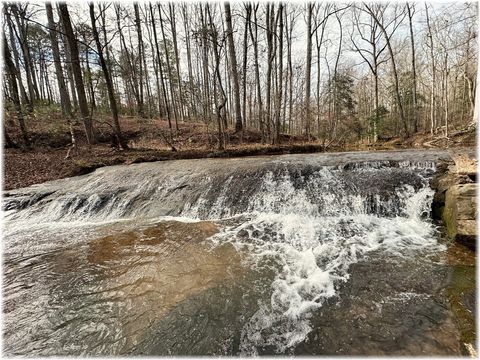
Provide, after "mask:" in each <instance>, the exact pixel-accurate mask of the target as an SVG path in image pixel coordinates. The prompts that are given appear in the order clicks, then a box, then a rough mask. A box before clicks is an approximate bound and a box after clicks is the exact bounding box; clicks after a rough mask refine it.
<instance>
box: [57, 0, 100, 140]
mask: <svg viewBox="0 0 480 360" xmlns="http://www.w3.org/2000/svg"><path fill="white" fill-rule="evenodd" d="M58 7H59V10H60V15H61V21H62V24H63V29H64V30H65V35H66V37H67V42H68V47H69V49H70V55H71V57H72V67H73V75H74V77H75V85H76V90H77V95H78V104H79V107H80V114H81V116H82V121H83V125H84V128H85V135H86V137H87V142H88V144H93V143H95V133H94V131H93V124H92V120H91V118H90V113H89V110H88V104H87V97H86V95H85V86H84V83H83V77H82V68H81V67H80V59H79V55H78V46H77V39H76V38H75V35H74V33H73V28H72V23H71V21H70V14H69V12H68V8H67V4H65V3H59V4H58Z"/></svg>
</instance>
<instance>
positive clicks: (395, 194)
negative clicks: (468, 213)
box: [3, 162, 442, 355]
mask: <svg viewBox="0 0 480 360" xmlns="http://www.w3.org/2000/svg"><path fill="white" fill-rule="evenodd" d="M105 171H106V172H101V173H99V174H98V175H97V176H99V177H100V179H102V177H103V180H105V179H106V177H107V175H108V171H107V170H105ZM125 171H127V170H125ZM433 171H434V166H433V165H432V163H424V164H421V163H418V164H408V163H400V164H397V165H395V166H393V165H392V164H391V163H381V162H380V163H371V164H368V163H364V164H356V165H355V166H350V167H348V168H345V167H312V166H310V167H303V166H287V165H285V164H281V163H280V164H277V165H275V166H273V167H272V166H271V167H270V168H268V167H267V168H265V169H261V170H258V169H257V170H255V171H254V172H251V173H249V172H241V171H240V172H239V171H237V172H235V171H232V172H231V173H228V171H227V172H223V173H221V174H220V175H215V173H214V172H213V173H212V172H210V173H203V174H202V173H201V172H200V175H198V176H197V177H195V176H194V175H192V173H189V174H178V176H177V177H171V176H170V175H162V174H160V175H158V176H157V177H153V178H151V177H150V178H149V177H148V176H146V177H145V179H146V180H144V181H143V182H139V183H137V184H135V187H134V189H136V190H135V191H134V190H128V189H124V188H122V189H120V190H118V191H117V192H115V191H113V192H111V191H112V190H111V189H108V191H110V192H108V193H107V189H105V188H104V187H103V186H104V183H105V181H99V180H98V179H95V178H94V176H95V173H94V174H92V175H91V176H92V178H88V177H87V178H85V177H84V178H79V179H80V180H77V182H79V183H80V184H77V185H78V187H79V188H80V191H79V192H73V191H65V192H64V193H59V192H58V190H55V191H56V192H55V191H53V192H52V194H48V193H47V194H46V195H45V197H43V198H40V199H38V198H36V199H32V197H31V196H30V197H29V196H28V195H27V196H25V194H22V195H21V196H17V198H18V199H19V200H18V201H17V200H16V199H15V198H13V200H8V198H7V205H6V207H7V208H9V207H10V208H11V209H10V210H9V211H10V212H9V213H8V214H7V224H6V229H5V230H6V231H5V233H6V239H5V245H4V254H5V256H4V284H3V290H4V315H5V316H4V329H5V332H4V335H5V337H4V347H5V351H6V352H7V353H8V354H29V355H65V354H76V355H114V354H127V353H130V354H136V353H140V354H154V353H157V354H168V353H173V354H189V353H190V350H191V349H199V351H201V352H203V353H210V354H215V353H216V354H222V353H223V354H233V353H239V354H244V355H252V354H257V353H258V352H259V349H271V350H270V351H271V352H272V353H286V352H288V351H289V349H291V348H294V347H295V346H297V345H298V344H300V343H302V342H303V341H304V340H305V339H306V338H307V336H308V334H309V333H310V332H311V331H312V329H313V326H314V324H312V321H311V318H312V315H314V314H316V312H317V311H318V310H319V309H320V308H321V307H322V306H323V305H324V304H325V302H326V301H327V300H329V299H332V298H335V297H337V296H341V294H340V293H339V289H340V288H341V286H343V285H344V284H346V283H348V281H349V278H350V277H351V273H350V272H349V271H350V269H351V266H352V264H355V263H357V262H359V261H364V260H365V259H367V258H368V256H369V254H375V256H376V257H378V256H380V257H388V258H397V259H403V258H411V257H413V256H418V255H419V254H432V253H436V252H439V251H441V250H442V246H441V245H439V244H437V241H436V230H435V227H434V226H433V225H432V224H431V222H430V220H429V211H430V210H429V207H430V203H431V199H432V196H433V192H432V190H431V189H430V188H429V185H428V181H429V178H430V177H431V176H432V174H433ZM119 175H121V176H123V177H125V174H123V175H122V173H121V172H120V174H119V173H118V171H117V173H115V177H116V179H118V177H119ZM167 178H168V180H169V182H165V179H167ZM85 179H87V180H88V181H87V180H85ZM70 181H71V182H73V183H74V182H75V181H76V180H75V179H72V180H70ZM186 184H187V185H186ZM117 187H118V186H117ZM192 188H195V191H193V190H192ZM139 189H141V191H140V190H139ZM172 192H173V193H175V194H174V195H175V196H176V197H177V198H179V199H181V201H179V200H178V199H177V200H176V203H175V202H169V201H170V200H171V198H172V196H173V195H172ZM145 193H147V194H148V197H147V196H146V195H145ZM22 196H23V197H22ZM25 199H27V200H25ZM99 199H100V200H99ZM9 201H10V202H9ZM172 201H173V200H172ZM170 204H173V205H172V206H170ZM168 206H170V208H169V207H168ZM175 206H176V207H175ZM159 208H160V209H163V210H162V211H163V212H164V213H163V215H171V216H170V217H165V216H160V217H159V216H158V215H162V214H159V213H158V212H159V211H160V210H158V209H159ZM85 214H87V216H86V218H83V217H82V216H83V215H85ZM112 214H113V215H112ZM49 217H50V218H49ZM42 219H45V220H43V221H42ZM120 220H121V221H120ZM69 221H71V223H69ZM87 221H88V222H87ZM102 221H104V222H103V223H102ZM213 304H215V307H214V308H212V306H213ZM192 309H196V310H195V313H192ZM207 309H208V311H207ZM195 314H198V316H200V317H199V318H198V319H197V318H195V319H191V316H197V315H195ZM202 314H203V315H202ZM201 316H204V317H205V318H202V317H201ZM189 319H190V320H189ZM202 319H205V320H202ZM207 323H208V326H207V325H206V324H207ZM202 324H203V325H202ZM212 324H214V325H212ZM202 326H203V327H202ZM179 332H180V334H183V335H182V336H185V337H186V338H187V339H190V340H191V347H190V348H185V347H181V346H180V345H179V344H180V343H182V342H181V341H179V340H178V339H177V340H175V339H174V337H173V338H172V334H176V336H177V337H178V334H179ZM202 334H203V335H202ZM202 336H203V337H205V338H203V340H202ZM195 339H197V340H195ZM205 339H208V340H209V342H208V343H209V344H210V345H208V346H207V345H205V346H204V345H202V346H204V347H203V348H202V347H200V345H198V346H199V347H197V348H196V347H195V346H196V345H195V344H200V343H202V344H206V342H205Z"/></svg>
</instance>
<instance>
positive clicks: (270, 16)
mask: <svg viewBox="0 0 480 360" xmlns="http://www.w3.org/2000/svg"><path fill="white" fill-rule="evenodd" d="M274 12H275V5H274V4H270V3H267V16H266V18H267V19H266V20H267V24H266V25H267V27H266V30H267V94H266V97H267V102H266V116H265V118H266V119H265V121H266V125H267V137H268V141H269V142H270V140H271V138H272V131H271V121H272V119H271V114H272V113H271V108H272V105H271V104H272V66H273V59H274V56H275V54H274V51H273V32H272V27H273V23H274Z"/></svg>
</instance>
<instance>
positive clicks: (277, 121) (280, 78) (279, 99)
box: [274, 3, 283, 144]
mask: <svg viewBox="0 0 480 360" xmlns="http://www.w3.org/2000/svg"><path fill="white" fill-rule="evenodd" d="M278 17H279V21H280V24H279V26H280V29H279V35H278V69H279V71H278V81H277V84H278V88H277V108H276V114H275V136H274V143H275V144H277V143H278V142H279V140H280V111H281V109H282V92H283V87H282V86H283V4H282V3H279V5H278Z"/></svg>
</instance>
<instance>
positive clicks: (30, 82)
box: [10, 3, 40, 105]
mask: <svg viewBox="0 0 480 360" xmlns="http://www.w3.org/2000/svg"><path fill="white" fill-rule="evenodd" d="M10 8H11V9H12V13H13V16H14V18H15V22H16V24H17V29H18V34H17V36H18V40H19V42H20V47H21V49H22V55H23V64H24V69H25V76H26V78H27V88H28V94H29V97H30V102H31V104H32V105H33V103H34V100H35V99H39V98H40V96H39V94H38V89H37V88H36V87H35V86H34V80H35V78H34V75H33V74H32V68H31V61H30V51H29V49H28V45H27V38H26V33H25V29H23V27H22V25H21V23H20V13H19V10H18V7H17V5H16V4H15V3H12V4H10Z"/></svg>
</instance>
